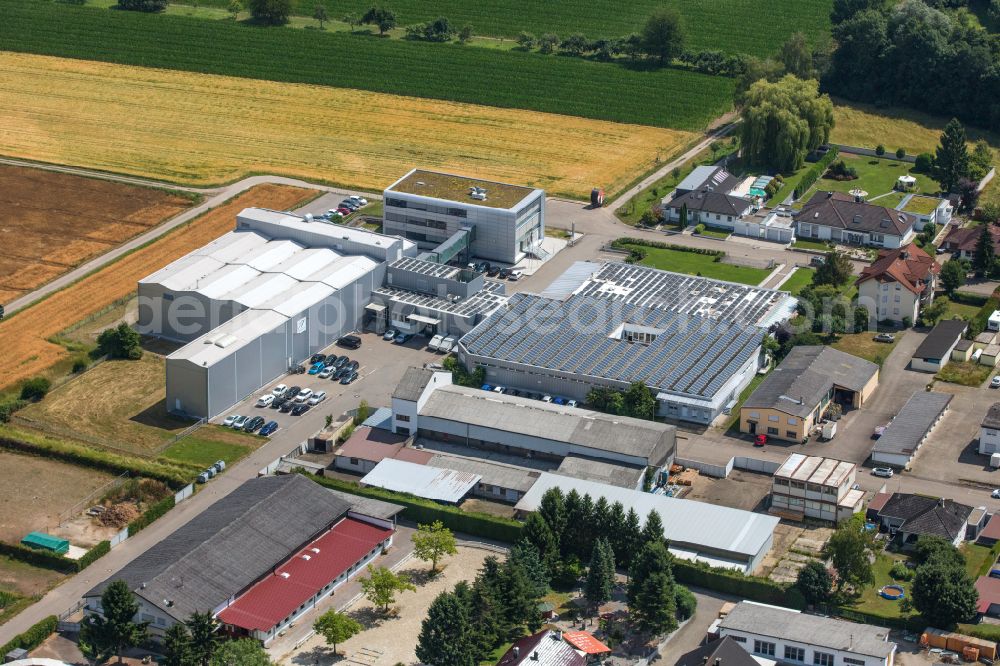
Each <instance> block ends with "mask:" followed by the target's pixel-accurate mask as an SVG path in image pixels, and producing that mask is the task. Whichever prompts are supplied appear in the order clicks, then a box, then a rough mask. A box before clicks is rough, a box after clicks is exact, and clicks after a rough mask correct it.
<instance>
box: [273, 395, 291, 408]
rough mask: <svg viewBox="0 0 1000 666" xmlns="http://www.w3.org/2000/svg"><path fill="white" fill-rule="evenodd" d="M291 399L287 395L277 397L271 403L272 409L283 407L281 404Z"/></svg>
mask: <svg viewBox="0 0 1000 666" xmlns="http://www.w3.org/2000/svg"><path fill="white" fill-rule="evenodd" d="M289 400H291V398H289V397H288V396H287V395H283V396H281V397H280V398H275V399H274V402H272V403H271V409H281V406H282V405H283V404H285V403H286V402H288V401H289Z"/></svg>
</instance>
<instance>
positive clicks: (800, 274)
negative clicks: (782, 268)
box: [778, 268, 816, 296]
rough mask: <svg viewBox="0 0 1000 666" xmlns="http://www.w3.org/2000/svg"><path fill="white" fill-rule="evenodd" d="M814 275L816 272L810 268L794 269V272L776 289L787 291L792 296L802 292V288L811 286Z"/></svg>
mask: <svg viewBox="0 0 1000 666" xmlns="http://www.w3.org/2000/svg"><path fill="white" fill-rule="evenodd" d="M814 275H816V271H814V270H813V269H811V268H796V269H795V272H794V273H792V274H791V275H790V276H789V277H788V279H787V280H785V281H784V283H782V284H781V285H780V286H779V287H778V289H780V290H781V291H787V292H789V293H790V294H792V295H793V296H794V295H796V294H798V293H799V292H800V291H802V289H803V288H805V287H806V286H808V285H810V284H812V279H813V276H814Z"/></svg>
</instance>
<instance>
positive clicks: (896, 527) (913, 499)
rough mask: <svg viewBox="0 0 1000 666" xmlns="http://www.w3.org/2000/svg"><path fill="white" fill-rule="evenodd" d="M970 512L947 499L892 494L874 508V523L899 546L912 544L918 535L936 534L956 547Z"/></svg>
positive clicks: (964, 534) (962, 537)
mask: <svg viewBox="0 0 1000 666" xmlns="http://www.w3.org/2000/svg"><path fill="white" fill-rule="evenodd" d="M972 511H973V509H972V507H971V506H967V505H965V504H959V503H958V502H956V501H954V500H950V499H941V498H937V497H928V496H926V495H915V494H912V493H892V495H891V496H890V497H889V499H888V500H884V504H883V505H882V508H881V509H880V510H879V511H878V523H879V525H880V527H881V529H883V530H885V531H887V532H889V534H890V535H892V536H894V537H897V538H898V539H899V541H900V543H902V544H903V545H912V544H914V543H916V541H917V539H918V538H919V537H921V536H936V537H941V538H942V539H945V540H946V541H950V542H951V543H953V544H955V546H958V545H959V544H960V543H962V542H963V541H964V540H965V538H966V531H967V526H968V522H969V516H970V515H971V514H972Z"/></svg>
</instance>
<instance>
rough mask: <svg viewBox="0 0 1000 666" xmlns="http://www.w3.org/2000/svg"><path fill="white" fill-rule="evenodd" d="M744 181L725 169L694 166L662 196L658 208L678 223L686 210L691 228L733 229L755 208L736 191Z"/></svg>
mask: <svg viewBox="0 0 1000 666" xmlns="http://www.w3.org/2000/svg"><path fill="white" fill-rule="evenodd" d="M743 180H744V179H743V178H739V177H737V176H733V175H732V174H730V173H729V172H728V171H726V169H725V168H724V167H720V166H700V167H696V168H695V169H694V170H693V171H692V172H691V173H690V174H688V176H687V177H686V178H685V179H684V180H682V181H681V182H680V183H678V185H677V187H676V188H675V189H674V191H673V192H671V193H670V194H669V195H667V196H666V197H664V199H663V201H661V202H660V205H659V209H660V212H661V213H662V214H663V217H664V219H666V220H668V221H671V222H677V221H679V220H680V219H681V215H682V212H681V211H684V210H686V211H687V223H688V225H690V226H694V225H696V224H704V225H705V226H708V227H722V228H725V229H730V230H732V229H734V227H735V225H736V223H737V221H739V220H740V219H742V218H743V217H744V216H747V215H750V214H751V213H752V212H753V209H754V202H753V200H752V199H751V198H749V197H747V196H743V195H742V194H741V193H739V192H738V188H739V187H740V185H741V183H742V182H743Z"/></svg>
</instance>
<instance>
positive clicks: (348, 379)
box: [340, 372, 358, 384]
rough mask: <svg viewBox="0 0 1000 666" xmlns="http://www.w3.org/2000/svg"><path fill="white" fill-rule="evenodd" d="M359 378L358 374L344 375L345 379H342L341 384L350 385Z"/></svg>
mask: <svg viewBox="0 0 1000 666" xmlns="http://www.w3.org/2000/svg"><path fill="white" fill-rule="evenodd" d="M357 378H358V373H356V372H351V373H350V374H347V375H344V376H343V377H341V378H340V383H341V384H350V383H351V382H353V381H354V380H355V379H357Z"/></svg>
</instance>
